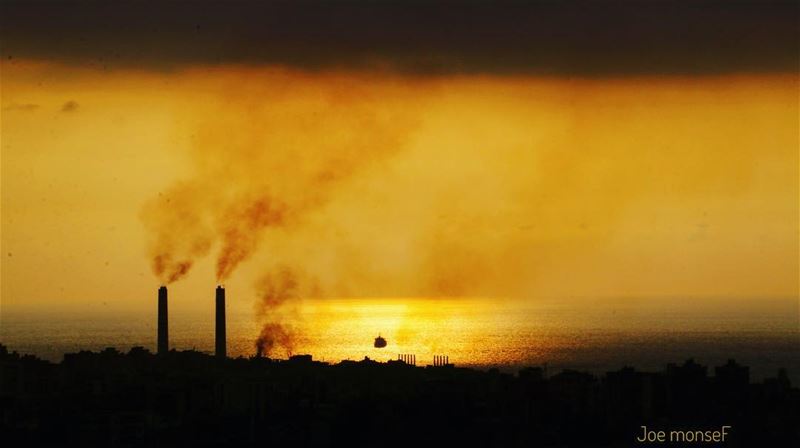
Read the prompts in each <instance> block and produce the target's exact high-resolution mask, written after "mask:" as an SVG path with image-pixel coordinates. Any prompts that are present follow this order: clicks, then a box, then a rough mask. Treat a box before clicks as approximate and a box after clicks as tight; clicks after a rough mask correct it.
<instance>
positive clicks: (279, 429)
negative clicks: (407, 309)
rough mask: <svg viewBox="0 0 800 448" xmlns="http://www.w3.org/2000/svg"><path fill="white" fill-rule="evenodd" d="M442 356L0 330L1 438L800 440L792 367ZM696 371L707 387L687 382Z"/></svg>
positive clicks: (69, 443) (175, 441) (799, 393)
mask: <svg viewBox="0 0 800 448" xmlns="http://www.w3.org/2000/svg"><path fill="white" fill-rule="evenodd" d="M406 356H409V355H406ZM401 359H402V358H401ZM406 359H408V358H406ZM410 359H411V360H413V357H411V358H410ZM438 361H440V360H439V359H438V358H437V362H438ZM441 361H442V362H444V363H446V362H447V361H448V360H447V358H446V357H444V359H442V360H441ZM448 365H449V366H452V367H449V368H439V367H434V366H425V367H415V366H413V365H410V364H407V363H406V362H403V361H402V360H392V361H389V362H386V363H382V362H377V361H375V360H371V359H369V358H364V360H362V361H342V362H340V363H337V364H328V363H325V362H319V361H314V360H313V358H312V356H311V355H295V356H292V357H291V358H290V359H288V360H277V359H270V358H267V357H253V358H250V359H245V358H241V357H240V358H236V359H231V358H222V359H219V358H216V357H214V356H209V355H206V354H203V353H201V352H197V351H194V350H189V351H176V350H172V351H170V352H168V353H166V354H165V355H163V356H156V355H152V354H151V353H150V352H148V351H147V350H145V349H143V348H141V347H138V348H133V349H131V350H130V351H129V352H128V353H122V352H120V351H118V350H115V349H113V348H107V349H105V350H103V351H101V352H98V353H93V352H88V351H81V352H79V353H72V354H66V355H65V356H64V360H63V361H62V362H61V363H59V364H53V363H50V362H47V361H42V360H40V359H38V358H36V357H34V356H28V355H20V354H17V353H16V352H9V351H8V350H7V349H6V348H5V347H4V346H3V345H2V344H0V445H2V446H13V447H16V446H25V447H38V446H43V447H54V446H58V447H81V448H83V447H94V446H108V447H140V446H141V447H184V446H185V447H228V446H230V447H241V446H257V447H261V446H292V447H294V446H301V447H302V446H309V447H338V446H342V447H344V446H346V447H361V446H364V447H367V446H369V447H379V446H388V447H406V446H408V445H410V444H411V443H410V441H414V444H416V445H420V446H437V447H442V446H460V447H472V446H475V447H503V448H507V447H525V448H531V447H533V448H535V447H549V448H553V447H587V448H588V447H592V448H597V447H629V446H643V447H644V446H650V444H638V443H636V442H634V440H635V439H634V438H635V437H637V436H638V435H639V434H641V429H640V428H641V425H647V427H648V428H650V429H652V430H665V431H670V430H672V429H686V430H703V431H719V430H721V429H722V427H723V426H727V427H728V429H727V432H728V438H727V439H726V440H725V441H724V442H722V443H714V444H712V443H697V444H693V445H692V446H724V447H726V448H744V447H753V446H764V447H773V446H775V447H778V446H780V447H783V446H800V390H798V388H797V387H795V386H792V384H791V382H790V380H789V377H788V375H787V374H786V372H785V371H781V372H779V373H778V375H777V378H768V379H766V380H764V381H763V382H762V383H750V382H749V381H748V382H745V381H744V378H745V372H746V370H745V369H747V367H746V366H741V365H738V364H735V363H734V362H733V361H731V362H729V363H728V364H727V365H725V366H721V367H720V368H719V369H714V371H715V372H716V373H717V376H713V377H710V376H708V375H707V368H706V367H705V366H702V365H699V364H697V363H695V362H692V361H690V362H687V363H684V364H682V365H678V364H675V365H671V366H669V367H668V368H667V369H666V371H660V372H641V371H638V370H635V369H634V368H632V367H626V368H623V369H620V370H618V371H615V372H608V373H606V374H605V375H603V376H596V375H593V374H590V373H587V372H582V371H576V370H564V371H561V372H560V373H557V374H555V375H553V376H551V377H548V376H546V375H545V374H544V369H543V368H539V367H535V368H526V369H522V370H520V371H519V372H518V374H517V375H514V374H512V373H510V372H501V371H499V370H498V369H491V370H487V371H482V370H476V369H470V368H463V367H456V366H453V365H452V364H448ZM715 385H718V386H719V387H716V386H715ZM698 386H700V387H701V388H702V390H703V391H704V392H703V393H702V394H700V395H693V394H696V392H697V390H698V389H697V387H698ZM733 396H735V397H737V399H736V400H735V401H731V400H729V398H730V397H733ZM675 397H680V400H681V403H680V404H681V406H676V404H678V403H677V402H675ZM687 409H690V410H691V412H687ZM396 434H398V435H402V436H401V437H396V436H395V435H396ZM652 446H655V445H652ZM663 446H665V447H666V446H670V447H671V446H689V445H687V444H682V445H676V444H669V443H667V444H664V445H663Z"/></svg>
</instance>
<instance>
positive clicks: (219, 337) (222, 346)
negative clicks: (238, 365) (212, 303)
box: [215, 285, 227, 358]
mask: <svg viewBox="0 0 800 448" xmlns="http://www.w3.org/2000/svg"><path fill="white" fill-rule="evenodd" d="M215 354H216V355H217V357H218V358H225V357H226V356H227V350H226V342H225V288H223V287H222V286H221V285H220V286H217V320H216V350H215Z"/></svg>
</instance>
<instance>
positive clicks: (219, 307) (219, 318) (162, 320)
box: [157, 285, 228, 358]
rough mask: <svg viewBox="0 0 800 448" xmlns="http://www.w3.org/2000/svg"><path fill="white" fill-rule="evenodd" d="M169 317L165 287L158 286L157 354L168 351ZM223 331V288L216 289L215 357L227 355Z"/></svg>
mask: <svg viewBox="0 0 800 448" xmlns="http://www.w3.org/2000/svg"><path fill="white" fill-rule="evenodd" d="M168 328H169V317H168V315H167V287H166V286H161V287H160V288H158V344H157V347H158V351H157V353H158V354H159V355H163V354H166V353H167V352H169V329H168ZM227 353H228V351H227V340H226V332H225V288H224V287H222V285H219V286H217V289H216V318H215V335H214V354H215V355H216V357H217V358H225V357H227Z"/></svg>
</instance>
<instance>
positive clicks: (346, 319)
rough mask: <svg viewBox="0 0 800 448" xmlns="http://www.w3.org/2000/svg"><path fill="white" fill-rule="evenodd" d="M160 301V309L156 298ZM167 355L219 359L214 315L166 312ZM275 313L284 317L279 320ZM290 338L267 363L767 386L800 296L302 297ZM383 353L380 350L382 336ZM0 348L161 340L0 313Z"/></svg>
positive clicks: (107, 325) (245, 316)
mask: <svg viewBox="0 0 800 448" xmlns="http://www.w3.org/2000/svg"><path fill="white" fill-rule="evenodd" d="M154 305H155V301H154ZM170 311H171V314H170V326H169V331H170V347H171V348H175V349H179V350H185V349H194V350H199V351H203V352H209V353H210V352H212V351H213V347H214V316H213V309H212V307H211V306H209V312H207V313H198V312H195V313H177V312H175V311H174V310H170ZM278 316H280V317H278ZM269 317H270V318H271V319H273V320H278V321H280V322H281V324H282V325H285V327H286V328H287V330H288V332H289V333H290V334H291V335H292V337H291V339H290V342H291V344H290V346H289V347H288V348H287V347H285V346H279V347H276V348H275V349H274V351H273V352H272V353H271V356H273V357H277V358H285V357H287V356H289V355H290V354H301V353H310V354H312V355H313V357H314V359H317V360H322V361H327V362H338V361H340V360H343V359H351V360H360V359H363V358H364V357H369V358H371V359H375V360H379V361H385V360H388V359H395V358H397V356H398V354H414V355H416V360H417V364H418V365H425V364H431V363H432V359H433V356H434V355H445V356H448V357H449V360H450V362H451V363H454V364H456V365H457V366H471V367H479V368H490V367H498V368H500V369H503V370H508V371H513V370H516V369H518V368H520V367H522V366H541V365H545V364H546V365H547V367H548V370H549V371H551V372H555V371H558V370H560V369H564V368H572V369H581V370H588V371H591V372H595V373H602V372H604V371H608V370H613V369H619V368H621V367H623V366H634V367H636V368H639V369H642V370H660V369H663V368H664V366H665V365H666V364H667V363H669V362H683V361H684V360H686V359H688V358H694V359H695V360H696V361H697V362H700V363H702V364H705V365H708V366H710V369H709V374H713V366H716V365H720V364H723V363H724V362H726V361H727V360H728V359H729V358H733V359H736V361H737V362H739V363H742V364H745V365H748V366H750V368H751V377H752V378H753V379H755V380H760V379H762V378H764V377H766V376H774V375H775V373H776V372H777V370H778V369H779V368H781V367H784V368H787V369H788V371H789V374H790V378H792V379H793V382H794V383H798V382H800V315H799V314H798V300H797V299H796V298H794V299H761V300H756V299H753V300H726V299H703V300H692V299H649V300H644V299H619V300H602V301H600V300H597V301H592V300H585V299H582V300H570V301H566V302H565V301H555V300H554V301H520V300H516V301H510V300H495V299H478V298H476V299H416V298H415V299H326V300H306V301H304V302H302V303H297V304H295V305H294V306H292V307H291V308H288V309H283V310H281V311H280V312H276V313H275V315H274V316H269ZM227 326H228V354H229V355H230V356H252V355H253V354H254V353H255V350H256V349H255V340H256V338H257V336H258V334H259V333H260V330H261V328H262V326H261V322H259V321H257V318H256V316H255V314H254V313H252V312H238V313H236V312H229V315H228V322H227ZM379 334H380V335H381V336H383V337H384V338H386V339H387V341H388V345H387V347H385V348H382V349H378V348H374V347H373V340H374V338H375V337H376V336H378V335H379ZM0 343H2V344H5V345H6V346H7V347H8V348H9V350H15V351H18V352H20V353H27V354H34V355H36V356H39V357H42V358H45V359H48V360H52V361H59V360H61V358H62V357H63V355H64V353H70V352H77V351H80V350H94V351H97V350H101V349H103V348H105V347H116V348H117V349H119V350H123V351H127V350H129V349H130V348H131V347H134V346H143V347H146V348H148V349H150V350H154V349H155V344H156V316H155V306H154V309H153V310H152V312H140V313H130V312H128V313H117V314H115V313H104V314H93V315H86V314H83V315H80V314H70V313H64V312H60V313H42V312H39V313H11V312H5V311H2V312H0Z"/></svg>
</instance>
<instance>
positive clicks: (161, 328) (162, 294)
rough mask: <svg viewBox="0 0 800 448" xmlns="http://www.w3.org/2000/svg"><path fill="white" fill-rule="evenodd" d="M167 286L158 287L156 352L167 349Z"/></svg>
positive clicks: (162, 351) (160, 352)
mask: <svg viewBox="0 0 800 448" xmlns="http://www.w3.org/2000/svg"><path fill="white" fill-rule="evenodd" d="M167 322H168V319H167V287H166V286H162V287H160V288H158V354H159V355H163V354H166V353H167V352H168V351H169V330H168V328H167Z"/></svg>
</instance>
